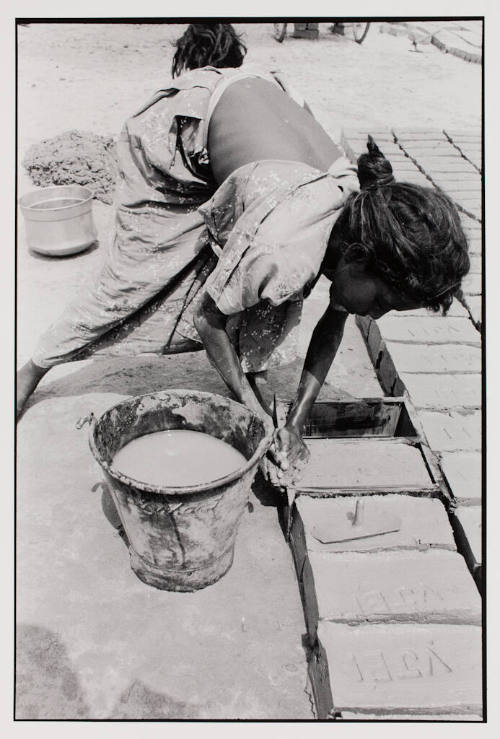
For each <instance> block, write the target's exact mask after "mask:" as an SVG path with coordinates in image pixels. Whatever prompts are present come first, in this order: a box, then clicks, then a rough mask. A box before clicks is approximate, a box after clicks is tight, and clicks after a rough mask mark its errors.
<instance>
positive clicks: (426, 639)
mask: <svg viewBox="0 0 500 739" xmlns="http://www.w3.org/2000/svg"><path fill="white" fill-rule="evenodd" d="M310 675H311V680H312V682H313V692H314V695H315V698H316V701H317V705H318V713H319V718H325V717H326V716H327V715H328V713H329V711H332V709H333V710H335V711H341V712H344V711H351V712H355V711H359V710H363V711H365V712H369V713H373V712H378V711H381V710H382V711H383V710H385V711H388V712H394V713H396V712H397V713H402V714H407V713H410V714H411V713H413V712H415V711H417V712H419V711H420V712H424V713H425V712H427V713H444V712H446V713H457V714H464V713H475V714H476V715H478V714H481V712H482V655H481V628H480V627H479V626H464V625H458V626H456V625H450V624H425V625H422V624H411V625H406V624H404V625H403V624H389V625H382V624H376V625H369V626H346V625H345V624H335V623H331V622H321V623H320V625H319V627H318V645H317V650H316V653H315V654H314V655H313V657H312V659H311V662H310ZM316 675H320V676H321V677H322V679H320V680H318V681H317V680H316ZM325 677H327V678H328V679H329V685H328V686H327V685H326V682H327V681H326V680H325ZM326 687H328V688H329V689H330V695H328V690H327V689H326ZM329 702H331V705H330V707H329V711H326V716H325V708H327V707H328V703H329ZM321 714H323V715H321Z"/></svg>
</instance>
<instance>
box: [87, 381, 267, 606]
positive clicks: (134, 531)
mask: <svg viewBox="0 0 500 739" xmlns="http://www.w3.org/2000/svg"><path fill="white" fill-rule="evenodd" d="M271 439H272V427H271V428H270V426H269V425H266V424H265V423H264V421H263V420H262V419H260V418H259V417H258V416H256V415H255V414H253V413H252V412H251V411H249V410H248V409H247V408H245V406H243V405H241V404H240V403H237V402H235V401H233V400H231V399H229V398H225V397H223V396H220V395H215V394H212V393H206V392H201V391H200V392H198V391H194V390H164V391H162V392H158V393H152V394H149V395H142V396H139V397H136V398H132V399H130V400H125V401H123V402H121V403H119V404H118V405H116V406H114V407H113V408H110V409H109V410H108V411H106V412H105V413H104V414H103V415H102V416H101V417H100V418H99V419H97V420H96V419H94V420H93V421H92V423H91V429H90V448H91V451H92V453H93V455H94V457H95V458H96V460H97V461H98V463H99V464H100V466H101V468H102V470H103V471H104V475H105V477H106V481H107V483H108V486H109V489H110V492H111V495H112V497H113V501H114V503H115V506H116V508H117V511H118V514H119V516H120V520H121V522H122V524H123V528H124V530H125V533H126V536H127V539H128V542H129V553H130V561H131V566H132V569H133V571H134V572H135V573H136V575H137V576H138V577H139V578H140V579H141V580H142V581H143V582H146V583H148V584H149V585H153V586H155V587H157V588H162V589H164V590H178V591H193V590H198V589H200V588H203V587H206V586H207V585H210V584H212V583H214V582H216V581H217V580H219V579H220V578H221V577H222V575H224V574H225V573H226V572H227V570H228V569H229V568H230V567H231V564H232V562H233V555H234V546H235V540H236V533H237V530H238V525H239V521H240V518H241V516H242V514H243V512H244V510H245V506H246V503H247V501H248V495H249V491H250V487H251V484H252V482H253V479H254V476H255V473H256V470H257V465H258V463H259V461H260V460H261V458H262V457H263V456H264V454H265V453H266V451H267V449H268V448H269V445H270V443H271Z"/></svg>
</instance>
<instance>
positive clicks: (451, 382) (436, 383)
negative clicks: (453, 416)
mask: <svg viewBox="0 0 500 739" xmlns="http://www.w3.org/2000/svg"><path fill="white" fill-rule="evenodd" d="M464 348H465V347H464ZM396 365H397V363H396ZM397 366H398V368H399V365H397ZM400 379H401V381H402V383H403V384H404V386H405V388H406V389H407V391H408V393H409V395H410V398H411V399H412V401H413V404H414V405H415V406H416V407H417V408H443V409H448V408H480V407H481V375H479V374H474V375H472V374H471V375H446V374H435V375H426V374H409V373H405V372H402V373H401V374H400Z"/></svg>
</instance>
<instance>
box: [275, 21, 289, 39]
mask: <svg viewBox="0 0 500 739" xmlns="http://www.w3.org/2000/svg"><path fill="white" fill-rule="evenodd" d="M287 25H288V24H287V23H273V26H274V28H273V37H274V38H275V39H276V41H278V43H280V44H281V42H282V41H283V39H284V38H285V36H286V27H287Z"/></svg>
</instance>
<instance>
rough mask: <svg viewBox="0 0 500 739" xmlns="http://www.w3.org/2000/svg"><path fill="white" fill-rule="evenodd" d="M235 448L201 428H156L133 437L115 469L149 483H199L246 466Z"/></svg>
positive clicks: (114, 464)
mask: <svg viewBox="0 0 500 739" xmlns="http://www.w3.org/2000/svg"><path fill="white" fill-rule="evenodd" d="M245 463H246V459H245V457H244V456H243V454H241V452H238V451H237V450H236V449H234V447H232V446H230V445H229V444H226V442H224V441H221V440H220V439H216V438H214V437H213V436H209V435H208V434H203V433H201V432H200V431H186V430H168V431H156V432H154V433H151V434H146V435H145V436H139V437H138V438H137V439H133V440H132V441H130V442H129V443H128V444H126V445H125V446H124V447H122V449H120V450H119V451H118V452H117V453H116V454H115V457H114V459H113V469H115V470H117V471H118V472H121V473H122V474H124V475H127V477H131V478H132V479H133V480H138V481H140V482H144V483H146V484H148V485H159V486H164V485H166V486H183V485H199V484H202V483H206V482H211V481H212V480H217V479H219V478H221V477H224V476H225V475H229V474H230V473H231V472H234V471H235V470H237V469H239V468H241V467H243V465H244V464H245Z"/></svg>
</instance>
